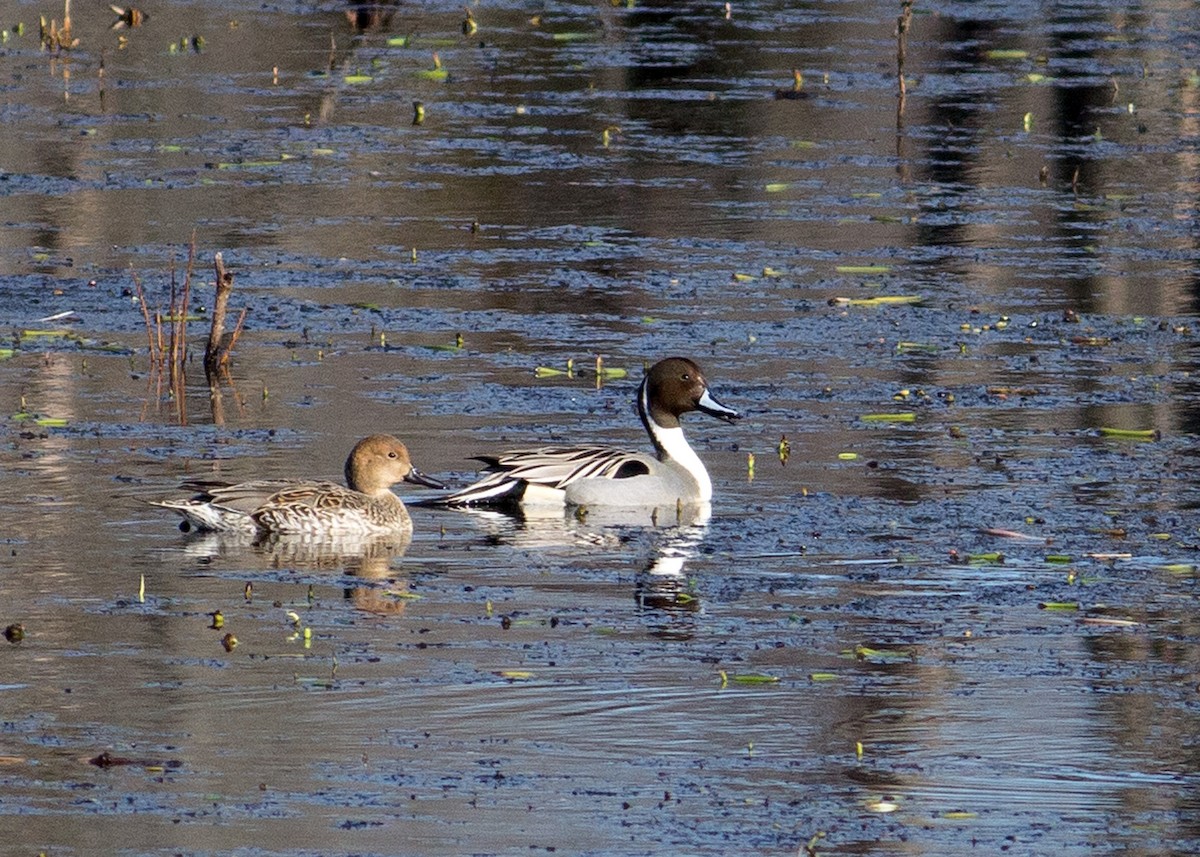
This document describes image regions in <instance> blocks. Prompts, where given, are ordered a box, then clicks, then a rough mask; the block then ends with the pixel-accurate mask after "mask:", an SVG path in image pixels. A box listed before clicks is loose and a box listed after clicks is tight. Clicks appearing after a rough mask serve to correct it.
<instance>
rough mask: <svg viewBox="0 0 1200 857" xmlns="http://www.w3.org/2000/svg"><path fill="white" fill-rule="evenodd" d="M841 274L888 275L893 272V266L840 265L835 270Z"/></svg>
mask: <svg viewBox="0 0 1200 857" xmlns="http://www.w3.org/2000/svg"><path fill="white" fill-rule="evenodd" d="M834 270H836V271H837V272H838V273H839V274H886V273H887V272H888V271H890V270H892V266H891V265H838V266H837V268H835V269H834Z"/></svg>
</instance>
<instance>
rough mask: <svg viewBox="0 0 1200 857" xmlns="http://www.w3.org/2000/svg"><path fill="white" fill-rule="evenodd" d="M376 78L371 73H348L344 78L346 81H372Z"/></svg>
mask: <svg viewBox="0 0 1200 857" xmlns="http://www.w3.org/2000/svg"><path fill="white" fill-rule="evenodd" d="M374 79H375V78H373V77H371V75H369V74H348V75H346V76H345V77H343V78H342V81H343V82H345V83H370V82H371V81H372V80H374Z"/></svg>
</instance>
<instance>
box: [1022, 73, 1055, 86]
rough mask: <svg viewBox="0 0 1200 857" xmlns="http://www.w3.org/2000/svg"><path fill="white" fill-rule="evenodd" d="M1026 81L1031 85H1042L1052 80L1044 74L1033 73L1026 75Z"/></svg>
mask: <svg viewBox="0 0 1200 857" xmlns="http://www.w3.org/2000/svg"><path fill="white" fill-rule="evenodd" d="M1025 79H1026V80H1027V81H1029V82H1030V83H1042V82H1044V81H1047V80H1049V79H1050V78H1048V77H1046V75H1044V74H1038V73H1037V72H1036V71H1031V72H1029V74H1027V75H1025Z"/></svg>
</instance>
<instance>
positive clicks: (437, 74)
mask: <svg viewBox="0 0 1200 857" xmlns="http://www.w3.org/2000/svg"><path fill="white" fill-rule="evenodd" d="M449 76H450V73H449V72H448V71H446V70H445V69H444V68H423V69H421V70H420V71H418V72H417V77H419V78H421V79H422V80H437V81H442V80H445V79H446V78H447V77H449Z"/></svg>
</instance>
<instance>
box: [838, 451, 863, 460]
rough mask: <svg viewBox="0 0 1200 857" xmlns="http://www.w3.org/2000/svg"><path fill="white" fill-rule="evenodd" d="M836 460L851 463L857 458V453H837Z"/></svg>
mask: <svg viewBox="0 0 1200 857" xmlns="http://www.w3.org/2000/svg"><path fill="white" fill-rule="evenodd" d="M838 458H839V459H840V460H842V461H853V460H854V459H856V458H858V453H857V452H839V453H838Z"/></svg>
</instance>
